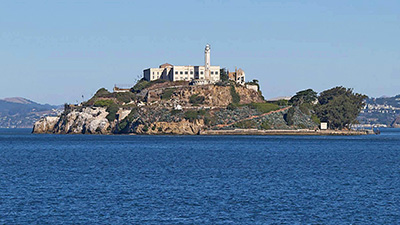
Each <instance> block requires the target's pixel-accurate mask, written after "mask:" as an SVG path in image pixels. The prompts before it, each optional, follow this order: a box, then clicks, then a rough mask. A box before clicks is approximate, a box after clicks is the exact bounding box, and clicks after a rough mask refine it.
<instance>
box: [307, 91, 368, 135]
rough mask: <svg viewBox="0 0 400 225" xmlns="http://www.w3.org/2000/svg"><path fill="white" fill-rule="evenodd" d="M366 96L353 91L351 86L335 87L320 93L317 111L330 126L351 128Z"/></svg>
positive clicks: (333, 127)
mask: <svg viewBox="0 0 400 225" xmlns="http://www.w3.org/2000/svg"><path fill="white" fill-rule="evenodd" d="M366 98H367V96H366V95H362V94H358V93H353V89H351V88H345V87H341V86H340V87H335V88H332V89H329V90H326V91H323V92H322V93H321V94H320V95H319V97H318V101H319V105H317V107H316V108H315V111H316V114H317V116H318V117H319V118H320V120H321V121H324V122H328V124H329V127H330V128H332V129H343V128H347V129H349V128H350V126H351V124H354V123H356V122H357V121H356V118H357V116H358V114H359V113H360V111H361V109H362V108H363V107H364V104H365V103H364V100H365V99H366Z"/></svg>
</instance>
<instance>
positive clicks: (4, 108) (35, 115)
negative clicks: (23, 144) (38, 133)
mask: <svg viewBox="0 0 400 225" xmlns="http://www.w3.org/2000/svg"><path fill="white" fill-rule="evenodd" d="M59 109H60V106H53V105H48V104H45V105H43V104H39V103H36V102H33V101H31V100H29V99H26V98H21V97H14V98H5V99H0V128H31V127H32V125H33V123H34V122H35V121H36V120H38V119H39V118H40V117H42V116H45V115H57V114H58V112H59Z"/></svg>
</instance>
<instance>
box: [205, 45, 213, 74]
mask: <svg viewBox="0 0 400 225" xmlns="http://www.w3.org/2000/svg"><path fill="white" fill-rule="evenodd" d="M210 61H211V60H210V45H209V44H207V45H206V48H205V50H204V73H205V79H206V80H208V81H210V80H211V76H210V66H211V62H210Z"/></svg>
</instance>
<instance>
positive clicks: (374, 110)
mask: <svg viewBox="0 0 400 225" xmlns="http://www.w3.org/2000/svg"><path fill="white" fill-rule="evenodd" d="M358 121H359V122H360V123H361V124H367V125H381V126H382V125H384V126H388V127H398V126H399V125H400V124H399V121H400V95H396V96H394V97H381V98H369V99H367V101H366V105H365V108H364V110H362V111H361V113H360V116H359V117H358Z"/></svg>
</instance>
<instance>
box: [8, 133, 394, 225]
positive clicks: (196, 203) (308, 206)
mask: <svg viewBox="0 0 400 225" xmlns="http://www.w3.org/2000/svg"><path fill="white" fill-rule="evenodd" d="M382 131H383V132H382V134H381V135H370V136H354V137H332V136H330V137H308V136H304V137H303V136H212V137H204V136H98V135H35V134H30V130H24V129H16V130H6V129H2V130H1V129H0V224H59V223H68V224H70V223H74V224H77V223H80V224H87V223H92V224H99V223H106V224H127V223H128V224H129V223H134V224H148V223H149V224H249V223H251V224H252V223H256V224H272V223H277V224H281V223H286V224H400V130H399V129H385V130H382Z"/></svg>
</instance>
